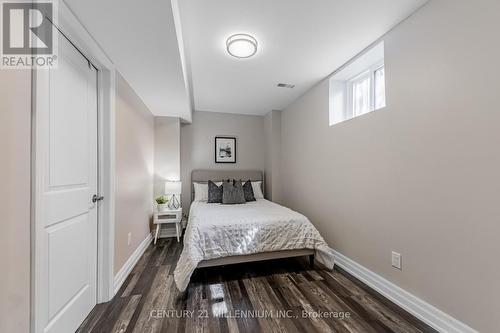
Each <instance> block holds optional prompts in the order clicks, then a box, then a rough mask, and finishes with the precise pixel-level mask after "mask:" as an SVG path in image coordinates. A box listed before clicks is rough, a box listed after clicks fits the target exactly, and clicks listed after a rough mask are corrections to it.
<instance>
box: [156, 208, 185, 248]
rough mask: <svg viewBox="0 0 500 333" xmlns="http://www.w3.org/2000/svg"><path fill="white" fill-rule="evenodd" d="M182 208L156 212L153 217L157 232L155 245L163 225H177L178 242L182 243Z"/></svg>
mask: <svg viewBox="0 0 500 333" xmlns="http://www.w3.org/2000/svg"><path fill="white" fill-rule="evenodd" d="M181 222H182V208H179V209H169V210H165V211H161V212H158V211H156V212H155V213H154V216H153V223H154V224H156V232H155V242H154V243H155V244H156V240H157V239H158V232H159V231H160V225H161V224H169V223H170V224H171V223H174V224H175V231H176V234H177V241H178V242H179V241H180V237H181V233H182V225H181Z"/></svg>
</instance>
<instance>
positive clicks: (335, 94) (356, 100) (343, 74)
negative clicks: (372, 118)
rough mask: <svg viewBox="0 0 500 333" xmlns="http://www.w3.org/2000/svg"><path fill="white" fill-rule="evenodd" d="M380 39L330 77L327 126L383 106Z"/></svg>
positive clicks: (383, 89) (383, 86) (381, 47)
mask: <svg viewBox="0 0 500 333" xmlns="http://www.w3.org/2000/svg"><path fill="white" fill-rule="evenodd" d="M385 105H386V104H385V65H384V43H383V42H381V43H379V44H377V45H376V46H374V47H373V48H371V49H370V50H369V51H367V52H365V53H364V54H363V55H361V56H360V57H358V58H357V59H355V60H353V61H351V62H350V63H348V64H347V65H346V66H344V68H342V69H341V70H340V71H338V72H337V73H335V74H334V75H333V76H332V77H331V78H330V106H329V107H330V126H332V125H335V124H338V123H340V122H343V121H345V120H349V119H352V118H355V117H359V116H361V115H364V114H366V113H368V112H371V111H375V110H379V109H382V108H384V107H385Z"/></svg>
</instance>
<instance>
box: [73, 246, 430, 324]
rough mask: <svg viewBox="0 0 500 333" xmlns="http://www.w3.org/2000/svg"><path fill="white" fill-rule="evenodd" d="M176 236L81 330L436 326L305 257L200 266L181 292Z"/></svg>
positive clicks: (154, 249) (145, 259)
mask: <svg viewBox="0 0 500 333" xmlns="http://www.w3.org/2000/svg"><path fill="white" fill-rule="evenodd" d="M181 250H182V245H181V243H177V241H176V240H175V239H173V238H172V239H161V240H159V241H158V243H157V244H156V245H151V246H150V247H149V248H148V249H147V251H146V252H145V253H144V255H143V256H142V258H141V259H140V260H139V262H138V263H137V265H136V267H135V268H134V270H133V271H132V273H131V274H130V275H129V276H128V278H127V279H126V281H125V283H124V284H123V286H122V287H121V289H120V291H119V292H118V293H117V295H116V296H115V297H114V298H113V300H112V301H111V302H108V303H105V304H99V305H97V306H96V307H95V308H94V310H93V311H92V312H91V313H90V315H89V316H88V317H87V319H86V320H85V322H84V323H83V324H82V326H81V327H80V328H79V329H78V331H77V332H106V333H109V332H117V333H118V332H122V333H125V332H126V333H130V332H141V333H142V332H188V333H191V332H242V333H243V332H252V333H256V332H435V331H434V330H433V329H431V328H430V327H428V326H427V325H426V324H424V323H422V322H421V321H419V320H418V319H416V318H415V317H413V316H411V315H410V314H408V313H406V312H405V311H403V310H402V309H400V308H399V307H397V306H396V305H394V304H393V303H391V302H390V301H388V300H387V299H385V298H383V297H382V296H381V295H379V294H377V293H376V292H375V291H373V290H371V289H370V288H368V287H367V286H366V285H364V284H363V283H361V282H360V281H358V280H356V279H355V278H354V277H352V276H350V275H349V274H348V273H346V272H345V271H342V270H341V269H340V268H337V267H336V268H335V270H334V271H327V270H323V269H321V267H318V265H317V266H316V267H315V269H314V270H311V269H310V266H309V261H308V260H307V257H304V258H293V259H280V260H272V261H266V262H258V263H247V264H238V265H230V266H225V267H213V268H204V269H198V270H196V271H195V273H194V275H193V277H192V279H191V283H190V285H189V287H188V290H186V292H184V293H180V292H179V291H178V290H177V288H176V287H175V283H174V280H173V273H174V269H175V266H176V263H177V259H178V257H179V255H180V252H181Z"/></svg>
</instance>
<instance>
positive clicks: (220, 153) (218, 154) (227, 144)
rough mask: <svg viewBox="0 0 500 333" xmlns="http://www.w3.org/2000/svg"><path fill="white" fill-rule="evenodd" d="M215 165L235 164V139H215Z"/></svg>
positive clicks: (218, 137) (219, 137)
mask: <svg viewBox="0 0 500 333" xmlns="http://www.w3.org/2000/svg"><path fill="white" fill-rule="evenodd" d="M215 163H236V138H235V137H229V136H216V137H215Z"/></svg>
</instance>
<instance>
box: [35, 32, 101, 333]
mask: <svg viewBox="0 0 500 333" xmlns="http://www.w3.org/2000/svg"><path fill="white" fill-rule="evenodd" d="M58 56H59V66H58V68H56V69H50V70H37V71H36V81H35V82H36V85H35V91H34V94H35V103H36V104H35V143H34V145H35V185H34V186H35V215H34V217H35V219H34V221H35V222H34V225H35V246H34V248H35V252H34V255H35V277H34V278H35V286H34V287H35V289H34V297H35V298H34V316H35V318H34V319H35V332H36V333H39V332H40V333H41V332H46V333H59V332H60V333H69V332H74V331H75V330H76V329H77V328H78V326H79V325H80V323H81V322H82V321H83V320H84V319H85V317H86V316H87V315H88V314H89V312H90V311H91V310H92V308H93V307H94V305H95V304H96V293H97V288H96V287H97V207H96V203H93V202H92V196H93V195H94V194H95V193H96V191H97V71H96V69H95V68H93V67H92V66H90V64H89V62H88V61H87V60H86V59H85V58H84V57H83V56H82V55H81V54H80V53H79V52H78V51H77V50H76V48H74V47H73V45H71V44H70V43H69V42H68V40H66V38H64V36H62V35H61V34H59V55H58Z"/></svg>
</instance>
